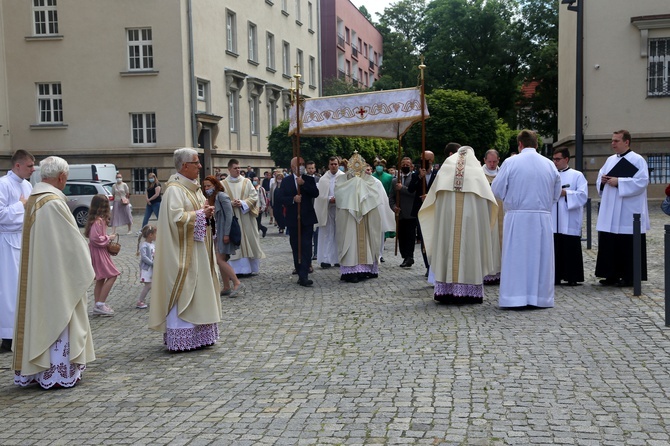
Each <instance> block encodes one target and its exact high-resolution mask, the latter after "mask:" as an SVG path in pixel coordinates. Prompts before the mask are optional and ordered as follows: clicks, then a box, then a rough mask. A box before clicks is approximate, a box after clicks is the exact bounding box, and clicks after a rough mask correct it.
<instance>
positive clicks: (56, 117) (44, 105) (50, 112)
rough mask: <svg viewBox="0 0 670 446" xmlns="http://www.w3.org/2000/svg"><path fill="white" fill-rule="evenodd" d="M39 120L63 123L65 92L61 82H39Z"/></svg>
mask: <svg viewBox="0 0 670 446" xmlns="http://www.w3.org/2000/svg"><path fill="white" fill-rule="evenodd" d="M37 111H38V118H37V122H38V123H40V124H62V123H63V94H62V92H61V85H60V83H59V82H58V83H51V84H37Z"/></svg>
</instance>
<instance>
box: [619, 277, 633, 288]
mask: <svg viewBox="0 0 670 446" xmlns="http://www.w3.org/2000/svg"><path fill="white" fill-rule="evenodd" d="M616 286H618V287H632V286H633V281H632V280H624V279H621V280H619V281H618V282H617V283H616Z"/></svg>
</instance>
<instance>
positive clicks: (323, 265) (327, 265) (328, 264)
mask: <svg viewBox="0 0 670 446" xmlns="http://www.w3.org/2000/svg"><path fill="white" fill-rule="evenodd" d="M321 268H324V269H326V268H330V263H321Z"/></svg>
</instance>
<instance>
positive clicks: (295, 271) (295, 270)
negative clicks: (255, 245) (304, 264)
mask: <svg viewBox="0 0 670 446" xmlns="http://www.w3.org/2000/svg"><path fill="white" fill-rule="evenodd" d="M291 274H293V275H296V274H298V270H297V269H294V270H293V272H292V273H291ZM238 275H239V274H238Z"/></svg>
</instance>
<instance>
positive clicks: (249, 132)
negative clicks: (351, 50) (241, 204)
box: [0, 0, 320, 204]
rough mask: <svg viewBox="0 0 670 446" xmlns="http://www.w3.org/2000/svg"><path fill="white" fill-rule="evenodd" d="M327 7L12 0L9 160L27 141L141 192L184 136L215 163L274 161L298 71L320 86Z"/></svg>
mask: <svg viewBox="0 0 670 446" xmlns="http://www.w3.org/2000/svg"><path fill="white" fill-rule="evenodd" d="M317 6H318V3H317V2H316V1H308V0H290V1H289V0H276V1H271V0H229V1H226V2H223V1H220V0H195V1H194V0H142V1H136V0H114V1H108V0H26V1H3V2H2V3H1V4H0V93H3V94H2V95H0V134H2V135H3V136H2V139H0V164H2V165H3V167H4V166H8V164H9V163H8V162H7V160H8V157H9V155H10V153H11V150H15V149H18V148H25V149H28V150H30V151H31V152H32V153H34V154H35V155H36V156H37V157H38V159H39V158H43V157H45V156H48V155H52V154H53V155H59V156H62V157H63V158H65V159H66V160H68V162H70V163H89V162H91V163H101V162H106V163H114V164H116V166H117V167H118V168H119V171H120V172H121V173H123V174H124V178H125V179H126V181H128V180H130V181H132V185H133V186H132V189H133V192H134V193H141V192H142V191H143V190H144V180H145V178H146V174H147V173H148V171H150V170H151V171H157V173H158V177H159V179H160V180H165V179H167V177H168V176H169V174H170V172H172V171H174V166H173V162H172V152H173V151H174V149H175V148H178V147H200V148H201V149H202V162H203V166H204V169H203V172H202V174H209V173H210V172H213V171H214V169H216V168H223V170H224V171H225V166H226V164H227V162H228V160H229V159H230V158H237V159H239V160H240V163H241V165H242V166H245V167H246V166H247V165H251V166H253V167H254V168H256V169H257V170H259V169H260V170H265V169H268V168H270V167H272V166H273V162H272V160H271V158H270V154H269V152H268V147H267V146H268V142H267V137H268V135H269V134H270V132H271V130H272V128H273V127H274V126H276V125H277V124H278V123H279V122H280V121H281V120H282V119H285V118H287V117H288V110H289V104H290V92H289V89H290V88H291V86H292V81H294V74H295V73H296V69H298V70H299V71H300V73H301V75H302V77H301V83H302V86H303V94H305V95H307V96H318V95H319V93H320V78H319V76H318V69H319V64H318V58H319V46H318V10H317ZM5 93H6V94H5ZM8 139H10V140H11V141H10V142H8V141H7V140H8ZM10 148H11V149H10ZM137 201H138V204H139V203H143V201H142V200H141V197H137Z"/></svg>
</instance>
